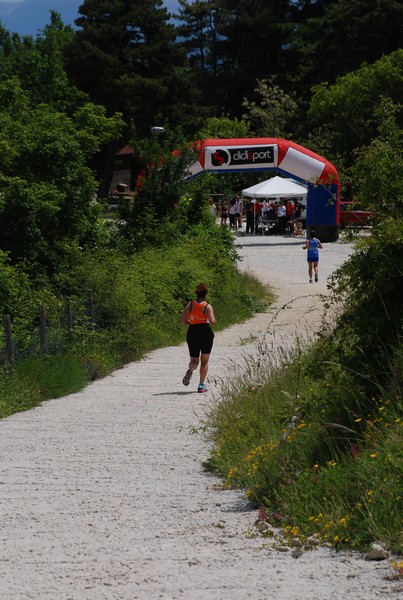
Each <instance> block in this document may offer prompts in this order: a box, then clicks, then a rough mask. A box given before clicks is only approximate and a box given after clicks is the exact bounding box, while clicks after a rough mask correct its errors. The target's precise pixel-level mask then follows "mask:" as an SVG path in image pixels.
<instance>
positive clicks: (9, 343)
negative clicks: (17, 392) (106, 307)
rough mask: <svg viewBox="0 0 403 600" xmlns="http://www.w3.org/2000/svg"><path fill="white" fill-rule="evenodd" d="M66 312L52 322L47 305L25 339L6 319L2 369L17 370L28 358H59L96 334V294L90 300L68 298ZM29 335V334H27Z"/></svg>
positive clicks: (7, 317)
mask: <svg viewBox="0 0 403 600" xmlns="http://www.w3.org/2000/svg"><path fill="white" fill-rule="evenodd" d="M63 308H64V310H63V311H62V312H61V313H59V314H56V315H55V314H52V316H51V317H50V318H49V317H48V315H47V310H46V307H45V305H44V304H40V305H39V307H38V314H37V317H36V318H35V319H34V320H33V322H32V324H31V327H29V328H25V331H24V335H23V336H22V335H15V333H14V332H13V322H12V319H11V316H10V315H4V316H3V329H2V331H1V332H0V366H8V367H10V368H14V366H15V364H16V362H17V361H18V360H20V359H22V358H25V357H27V356H39V355H44V354H59V353H61V352H63V351H64V350H66V348H67V347H69V346H71V345H72V344H74V343H76V342H79V341H80V339H83V338H84V337H88V334H89V333H90V332H95V330H96V326H97V311H96V307H95V304H94V297H93V293H92V290H90V289H89V290H87V294H86V300H85V301H83V300H82V299H76V298H75V299H71V298H65V300H64V307H63ZM27 331H29V333H27Z"/></svg>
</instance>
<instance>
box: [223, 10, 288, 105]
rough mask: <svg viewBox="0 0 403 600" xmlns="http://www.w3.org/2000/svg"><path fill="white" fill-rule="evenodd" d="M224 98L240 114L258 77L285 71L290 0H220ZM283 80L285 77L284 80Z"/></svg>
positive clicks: (280, 73)
mask: <svg viewBox="0 0 403 600" xmlns="http://www.w3.org/2000/svg"><path fill="white" fill-rule="evenodd" d="M219 4H220V23H219V24H218V26H217V36H218V38H219V39H220V40H221V48H220V51H221V57H220V58H221V74H220V88H219V92H220V98H221V99H222V102H224V103H225V104H224V105H223V106H222V108H223V109H224V110H225V109H228V108H229V109H230V110H231V112H232V113H233V114H234V115H236V116H239V113H240V110H241V103H242V98H243V97H244V96H245V95H248V94H249V93H250V92H251V91H252V90H253V89H254V88H255V85H256V81H257V80H258V79H267V78H268V77H269V76H270V75H276V74H278V75H280V76H281V78H282V76H283V75H282V74H283V63H284V58H283V55H284V52H285V50H286V48H287V44H288V43H289V42H290V35H291V29H290V27H289V22H290V4H291V2H290V0H220V2H219ZM279 83H280V84H281V83H282V81H281V80H280V81H279Z"/></svg>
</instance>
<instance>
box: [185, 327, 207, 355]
mask: <svg viewBox="0 0 403 600" xmlns="http://www.w3.org/2000/svg"><path fill="white" fill-rule="evenodd" d="M186 341H187V343H188V346H189V354H190V356H191V358H199V356H200V354H210V352H211V348H212V347H213V341H214V332H213V330H212V329H211V327H210V325H209V324H208V323H201V324H200V325H189V328H188V332H187V334H186Z"/></svg>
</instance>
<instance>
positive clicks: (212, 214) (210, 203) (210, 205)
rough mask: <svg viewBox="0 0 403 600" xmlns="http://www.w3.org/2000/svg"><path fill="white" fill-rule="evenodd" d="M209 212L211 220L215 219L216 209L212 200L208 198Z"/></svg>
mask: <svg viewBox="0 0 403 600" xmlns="http://www.w3.org/2000/svg"><path fill="white" fill-rule="evenodd" d="M209 211H210V214H211V216H212V217H213V219H216V218H217V207H216V205H215V204H214V200H213V198H209Z"/></svg>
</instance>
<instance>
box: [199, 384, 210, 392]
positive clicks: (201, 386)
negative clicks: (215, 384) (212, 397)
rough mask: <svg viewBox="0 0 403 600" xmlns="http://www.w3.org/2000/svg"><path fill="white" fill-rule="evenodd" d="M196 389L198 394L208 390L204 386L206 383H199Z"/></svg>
mask: <svg viewBox="0 0 403 600" xmlns="http://www.w3.org/2000/svg"><path fill="white" fill-rule="evenodd" d="M197 391H198V392H199V394H202V393H203V392H208V389H207V388H206V385H205V384H204V383H199V387H198V388H197Z"/></svg>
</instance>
